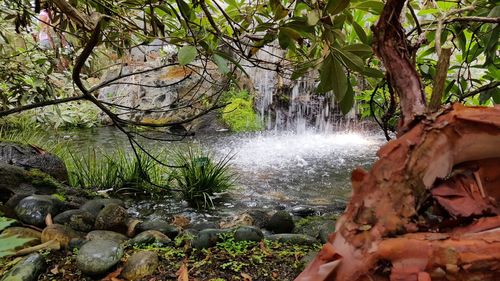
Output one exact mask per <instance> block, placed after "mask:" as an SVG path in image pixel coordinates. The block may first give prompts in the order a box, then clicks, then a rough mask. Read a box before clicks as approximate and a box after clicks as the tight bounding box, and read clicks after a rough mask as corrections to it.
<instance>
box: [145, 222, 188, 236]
mask: <svg viewBox="0 0 500 281" xmlns="http://www.w3.org/2000/svg"><path fill="white" fill-rule="evenodd" d="M136 229H137V231H138V232H143V231H146V230H157V231H159V232H161V233H163V234H165V235H167V236H168V237H169V238H170V239H174V238H175V237H176V236H177V235H179V229H178V228H177V227H175V226H173V225H171V224H169V223H167V222H165V221H162V220H150V221H145V222H141V223H140V224H138V225H137V228H136Z"/></svg>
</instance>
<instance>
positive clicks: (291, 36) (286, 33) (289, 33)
mask: <svg viewBox="0 0 500 281" xmlns="http://www.w3.org/2000/svg"><path fill="white" fill-rule="evenodd" d="M298 39H300V34H299V33H298V32H297V31H296V30H294V29H292V28H288V27H281V28H280V32H279V34H278V42H279V44H280V47H281V48H283V49H286V48H288V46H289V45H290V44H292V43H293V40H298Z"/></svg>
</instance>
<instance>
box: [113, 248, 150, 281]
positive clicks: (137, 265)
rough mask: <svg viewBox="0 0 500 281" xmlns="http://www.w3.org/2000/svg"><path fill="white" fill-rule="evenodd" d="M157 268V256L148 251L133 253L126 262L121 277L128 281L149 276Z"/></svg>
mask: <svg viewBox="0 0 500 281" xmlns="http://www.w3.org/2000/svg"><path fill="white" fill-rule="evenodd" d="M156 268H158V255H157V254H156V253H153V252H149V251H142V252H137V253H134V254H133V255H132V256H130V258H129V259H128V260H127V263H126V264H125V267H124V268H123V271H122V274H121V275H122V276H123V277H124V278H125V279H127V280H130V281H134V280H139V279H141V278H143V277H146V276H148V275H151V274H153V273H154V272H155V270H156Z"/></svg>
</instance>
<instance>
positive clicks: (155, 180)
mask: <svg viewBox="0 0 500 281" xmlns="http://www.w3.org/2000/svg"><path fill="white" fill-rule="evenodd" d="M164 155H165V154H164V152H161V151H160V152H158V153H156V154H155V155H153V156H154V157H155V158H157V159H159V160H160V159H165V158H166V157H165V156H164ZM60 156H62V158H63V160H64V162H65V163H66V166H67V169H68V173H69V183H70V185H71V186H80V187H87V188H94V189H113V190H118V189H121V188H124V187H131V188H135V189H143V190H148V191H159V190H158V189H159V188H160V187H166V186H167V185H168V178H167V177H166V175H167V174H168V172H169V171H168V168H166V167H165V166H163V165H161V164H159V163H157V162H156V161H155V160H154V159H153V158H151V157H149V155H146V153H145V152H142V151H140V150H138V152H137V155H135V154H134V153H132V152H127V151H126V150H125V149H123V148H116V149H115V150H113V151H112V152H111V153H109V152H108V153H106V152H103V151H101V150H98V149H89V150H88V151H87V153H85V154H80V155H77V154H74V153H67V154H63V155H60ZM160 161H161V160H160Z"/></svg>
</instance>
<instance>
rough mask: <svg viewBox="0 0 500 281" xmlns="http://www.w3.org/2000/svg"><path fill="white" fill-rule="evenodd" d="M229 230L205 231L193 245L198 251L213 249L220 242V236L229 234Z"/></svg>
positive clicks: (201, 232)
mask: <svg viewBox="0 0 500 281" xmlns="http://www.w3.org/2000/svg"><path fill="white" fill-rule="evenodd" d="M228 231H229V230H228V229H205V230H202V231H200V232H199V233H198V235H197V236H196V237H195V238H194V239H193V241H192V243H191V245H192V246H193V247H194V248H196V249H205V248H210V247H213V246H215V245H216V244H217V242H218V241H219V239H220V238H219V235H220V234H222V233H225V232H228Z"/></svg>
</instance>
